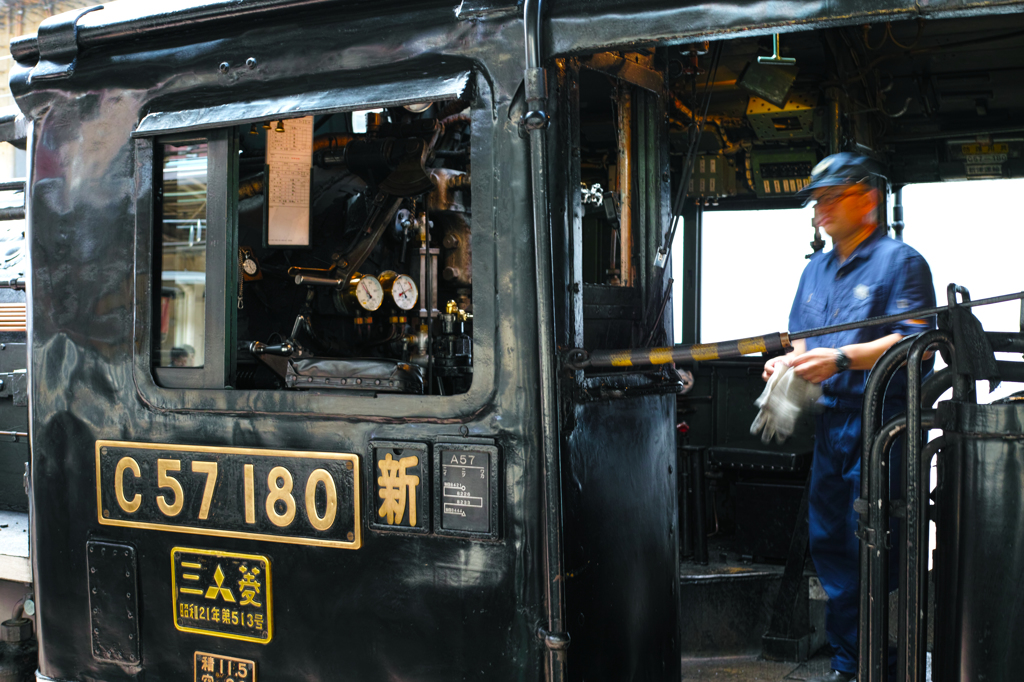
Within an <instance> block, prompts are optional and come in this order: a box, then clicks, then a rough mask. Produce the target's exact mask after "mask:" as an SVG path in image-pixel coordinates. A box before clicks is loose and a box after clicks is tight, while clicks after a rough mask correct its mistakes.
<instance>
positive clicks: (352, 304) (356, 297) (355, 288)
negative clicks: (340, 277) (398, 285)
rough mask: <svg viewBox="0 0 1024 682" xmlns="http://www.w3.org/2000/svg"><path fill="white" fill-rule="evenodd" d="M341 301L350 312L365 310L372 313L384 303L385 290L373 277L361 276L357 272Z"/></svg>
mask: <svg viewBox="0 0 1024 682" xmlns="http://www.w3.org/2000/svg"><path fill="white" fill-rule="evenodd" d="M341 300H342V301H343V302H344V307H345V309H346V310H348V311H349V312H352V313H359V312H361V311H364V310H365V311H367V312H371V313H372V312H373V311H374V310H377V309H378V308H380V306H381V304H382V303H384V288H383V287H382V286H381V285H380V281H379V280H378V279H377V278H376V277H374V276H373V275H360V274H359V273H358V272H357V273H356V274H354V275H352V278H351V279H349V281H348V286H346V287H345V288H344V290H343V291H342V294H341Z"/></svg>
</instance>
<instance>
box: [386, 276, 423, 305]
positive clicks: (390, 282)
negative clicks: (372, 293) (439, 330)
mask: <svg viewBox="0 0 1024 682" xmlns="http://www.w3.org/2000/svg"><path fill="white" fill-rule="evenodd" d="M377 279H378V280H379V281H380V285H381V286H382V287H384V296H385V300H387V301H388V302H389V303H390V304H392V305H393V306H394V307H395V308H397V309H398V310H401V311H402V312H406V313H407V312H409V311H410V310H412V309H414V308H415V307H416V304H417V303H418V302H419V300H420V289H419V287H418V286H416V282H415V281H414V280H413V278H412V277H410V276H409V275H400V274H398V273H397V272H395V271H394V270H385V271H384V272H382V273H380V276H379V277H378V278H377ZM399 280H404V281H406V282H408V283H409V285H410V286H412V290H413V292H414V293H415V296H414V298H413V300H412V303H410V304H409V306H408V307H405V306H403V305H402V304H401V303H399V301H398V299H397V298H396V297H395V293H394V286H395V283H396V282H398V281H399Z"/></svg>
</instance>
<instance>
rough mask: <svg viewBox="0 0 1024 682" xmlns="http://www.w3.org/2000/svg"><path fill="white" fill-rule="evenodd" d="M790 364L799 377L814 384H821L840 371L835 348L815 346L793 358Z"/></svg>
mask: <svg viewBox="0 0 1024 682" xmlns="http://www.w3.org/2000/svg"><path fill="white" fill-rule="evenodd" d="M789 366H790V367H792V368H793V371H794V372H796V375H797V376H798V377H800V378H801V379H806V380H807V381H810V382H811V383H812V384H820V383H821V382H823V381H825V379H828V378H829V377H831V376H833V375H834V374H836V373H837V372H838V371H839V369H838V368H837V367H836V350H835V349H834V348H813V349H811V350H809V351H807V352H806V353H801V354H800V355H798V356H796V357H795V358H792V359H791V360H790V361H789Z"/></svg>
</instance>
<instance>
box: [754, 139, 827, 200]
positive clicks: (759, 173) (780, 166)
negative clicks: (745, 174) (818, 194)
mask: <svg viewBox="0 0 1024 682" xmlns="http://www.w3.org/2000/svg"><path fill="white" fill-rule="evenodd" d="M816 163H818V154H817V152H816V151H814V150H813V149H810V148H804V149H754V150H752V151H751V152H750V165H751V168H752V171H753V180H754V193H755V194H757V197H758V198H759V199H762V198H764V197H785V196H793V195H794V194H796V193H797V192H799V191H800V190H801V189H803V188H804V186H805V185H806V184H807V183H809V182H810V181H811V169H812V168H814V165H815V164H816Z"/></svg>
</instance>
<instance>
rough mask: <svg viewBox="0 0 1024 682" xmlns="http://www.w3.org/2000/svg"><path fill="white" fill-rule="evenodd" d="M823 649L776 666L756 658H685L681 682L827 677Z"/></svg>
mask: <svg viewBox="0 0 1024 682" xmlns="http://www.w3.org/2000/svg"><path fill="white" fill-rule="evenodd" d="M827 651H828V649H827V647H826V649H825V651H824V652H820V653H818V654H817V655H816V656H814V657H813V658H811V659H810V660H809V661H806V662H804V663H780V662H777V661H766V660H764V659H763V658H761V657H760V656H730V657H727V658H686V659H683V666H682V679H683V680H684V682H690V681H693V682H703V681H704V680H715V681H716V682H783V680H807V679H809V678H811V677H814V676H815V675H823V674H824V673H827V672H828V671H829V670H830V668H829V660H830V657H829V654H828V653H827Z"/></svg>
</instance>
